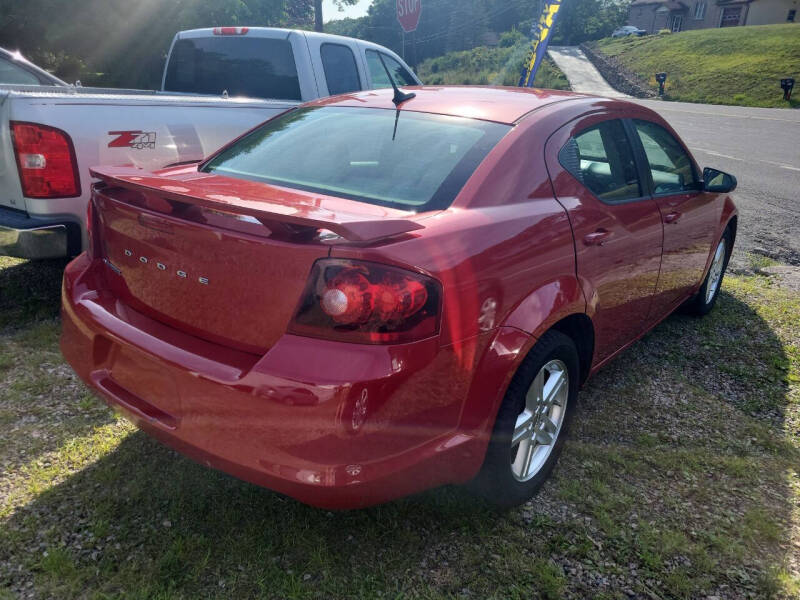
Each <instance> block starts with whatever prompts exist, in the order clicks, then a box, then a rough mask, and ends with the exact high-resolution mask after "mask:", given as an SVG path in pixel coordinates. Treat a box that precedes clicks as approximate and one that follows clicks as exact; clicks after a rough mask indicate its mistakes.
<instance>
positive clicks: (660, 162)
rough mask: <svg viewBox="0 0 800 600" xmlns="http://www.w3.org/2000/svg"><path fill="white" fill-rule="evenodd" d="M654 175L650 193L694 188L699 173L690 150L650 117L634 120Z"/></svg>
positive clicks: (684, 190)
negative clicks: (696, 170)
mask: <svg viewBox="0 0 800 600" xmlns="http://www.w3.org/2000/svg"><path fill="white" fill-rule="evenodd" d="M633 124H634V127H635V128H636V132H637V133H638V134H639V139H640V140H641V141H642V146H643V148H644V153H645V155H646V156H647V162H648V164H649V166H650V174H651V175H652V177H653V193H654V194H656V195H658V194H679V193H683V192H690V191H696V190H698V189H699V187H698V183H697V181H698V177H697V174H696V173H695V170H694V166H693V165H692V160H691V158H690V157H689V154H688V153H687V152H686V150H684V148H683V146H681V144H680V142H678V140H676V139H675V137H674V136H673V135H672V134H671V133H670V132H668V131H667V130H666V129H664V128H663V127H661V125H657V124H656V123H652V122H650V121H640V120H634V121H633Z"/></svg>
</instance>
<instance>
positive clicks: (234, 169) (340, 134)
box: [202, 107, 511, 212]
mask: <svg viewBox="0 0 800 600" xmlns="http://www.w3.org/2000/svg"><path fill="white" fill-rule="evenodd" d="M510 129H511V127H510V126H508V125H503V124H500V123H492V122H487V121H479V120H475V119H465V118H459V117H448V116H442V115H432V114H426V113H417V112H411V111H394V110H384V109H377V108H346V107H311V108H301V109H296V110H293V111H291V112H289V113H286V114H285V115H283V116H282V117H278V118H276V119H273V120H271V121H268V122H267V123H265V124H264V125H262V126H261V127H259V128H258V129H255V130H254V131H252V132H251V133H249V134H248V135H246V136H245V137H243V138H242V139H241V140H239V141H237V142H236V143H234V144H233V145H231V146H230V147H228V148H227V149H225V150H224V151H222V152H221V153H220V154H218V155H217V156H215V157H213V158H212V159H211V160H210V161H208V162H207V163H206V164H205V165H204V166H203V167H202V170H203V171H205V172H207V173H216V174H219V175H226V176H230V177H238V178H242V179H249V180H255V181H263V182H265V183H271V184H274V185H280V186H284V187H289V188H295V189H300V190H306V191H312V192H316V193H321V194H328V195H335V196H340V197H344V198H350V199H353V200H359V201H362V202H368V203H370V204H379V205H382V206H390V207H394V208H400V209H405V210H414V211H418V212H421V211H426V210H435V209H442V208H446V207H448V206H449V205H450V204H451V203H452V202H453V200H454V199H455V197H456V195H457V194H458V192H459V191H461V188H462V187H463V186H464V184H465V183H466V182H467V180H468V179H469V177H470V175H472V173H473V172H474V171H475V169H476V167H477V166H478V165H479V164H480V163H481V162H482V161H483V159H484V158H485V157H486V155H487V154H488V153H489V151H490V150H491V149H492V148H493V147H494V146H495V145H496V144H497V142H498V141H499V140H500V139H501V138H502V137H503V136H504V135H505V134H506V133H507V132H508V131H509V130H510Z"/></svg>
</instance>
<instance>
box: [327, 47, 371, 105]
mask: <svg viewBox="0 0 800 600" xmlns="http://www.w3.org/2000/svg"><path fill="white" fill-rule="evenodd" d="M319 53H320V58H322V67H323V68H324V69H325V82H326V83H327V84H328V93H329V94H330V95H331V96H335V95H336V94H346V93H348V92H355V91H357V90H360V89H361V81H360V80H359V78H358V67H357V66H356V57H355V56H354V55H353V51H352V50H351V49H350V48H348V47H347V46H344V45H342V44H322V47H321V48H320V50H319Z"/></svg>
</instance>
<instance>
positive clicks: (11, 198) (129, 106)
mask: <svg viewBox="0 0 800 600" xmlns="http://www.w3.org/2000/svg"><path fill="white" fill-rule="evenodd" d="M21 87H22V88H25V89H17V88H5V89H2V90H0V123H2V127H1V128H0V251H2V252H3V253H5V254H10V255H12V256H22V257H25V258H49V257H53V256H70V255H74V254H77V253H79V252H80V251H81V248H83V247H85V240H86V237H85V235H86V234H85V226H84V214H83V213H84V212H85V206H86V199H87V198H88V193H89V189H90V186H91V183H92V179H91V176H90V175H89V167H90V166H94V165H131V166H135V167H141V168H143V169H157V168H159V167H163V166H166V165H170V164H174V163H182V162H191V161H196V160H200V159H202V158H203V157H204V156H206V155H207V154H210V153H211V152H213V151H214V150H216V149H217V148H219V147H221V146H223V145H224V144H225V143H227V142H229V141H230V140H231V139H233V138H235V137H236V136H238V135H240V134H241V133H243V132H245V131H247V130H248V129H250V128H252V127H254V126H255V125H257V124H258V123H261V122H263V121H266V120H267V119H269V118H271V117H273V116H275V115H276V114H279V113H281V112H284V111H286V110H288V109H290V108H292V107H293V106H296V105H297V104H299V102H291V101H276V100H259V99H239V98H227V99H225V98H221V97H212V96H209V97H203V96H183V95H180V94H166V93H161V92H149V93H147V92H139V91H137V92H135V93H122V94H120V93H109V92H108V91H104V92H98V91H96V90H94V89H86V88H55V87H52V88H50V87H47V88H44V90H42V89H41V88H40V89H39V90H36V91H33V90H32V89H31V88H35V86H21ZM220 109H226V110H220ZM9 122H23V123H36V124H39V125H44V126H49V127H55V128H57V129H60V130H62V131H65V132H69V136H70V139H71V140H72V144H73V146H74V148H75V155H76V157H77V163H78V164H77V172H78V175H79V180H80V196H81V197H82V200H81V201H80V202H79V203H77V204H79V206H80V208H79V211H76V198H75V197H66V198H38V199H37V198H29V197H25V195H24V194H23V190H22V186H21V182H20V176H19V170H18V168H17V164H16V158H15V155H14V149H13V143H12V139H11V130H10V127H9V126H8V124H9Z"/></svg>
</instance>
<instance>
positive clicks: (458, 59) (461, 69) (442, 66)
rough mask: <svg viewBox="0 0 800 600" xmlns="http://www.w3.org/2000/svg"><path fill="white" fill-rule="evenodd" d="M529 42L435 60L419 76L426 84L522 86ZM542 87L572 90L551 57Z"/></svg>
mask: <svg viewBox="0 0 800 600" xmlns="http://www.w3.org/2000/svg"><path fill="white" fill-rule="evenodd" d="M529 47H530V43H529V42H525V43H524V44H517V45H515V46H509V47H507V48H499V47H498V48H488V47H486V46H480V47H478V48H474V49H472V50H464V51H462V52H451V53H449V54H445V55H444V56H439V57H437V58H431V59H428V60H426V61H424V62H422V63H421V64H420V65H419V68H418V69H417V75H418V76H419V78H420V79H421V80H422V82H423V83H424V84H426V85H506V86H512V87H516V86H517V85H518V84H519V77H520V73H521V72H522V63H523V62H525V58H526V56H527V53H528V48H529ZM534 83H535V84H536V87H538V88H546V89H551V90H568V89H570V88H569V82H567V78H566V77H565V76H564V74H563V73H562V72H561V70H560V69H559V68H558V67H556V65H555V63H554V62H553V61H551V60H550V58H549V57H545V59H544V60H543V61H542V65H541V67H540V68H539V72H538V73H537V74H536V80H535V82H534Z"/></svg>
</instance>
